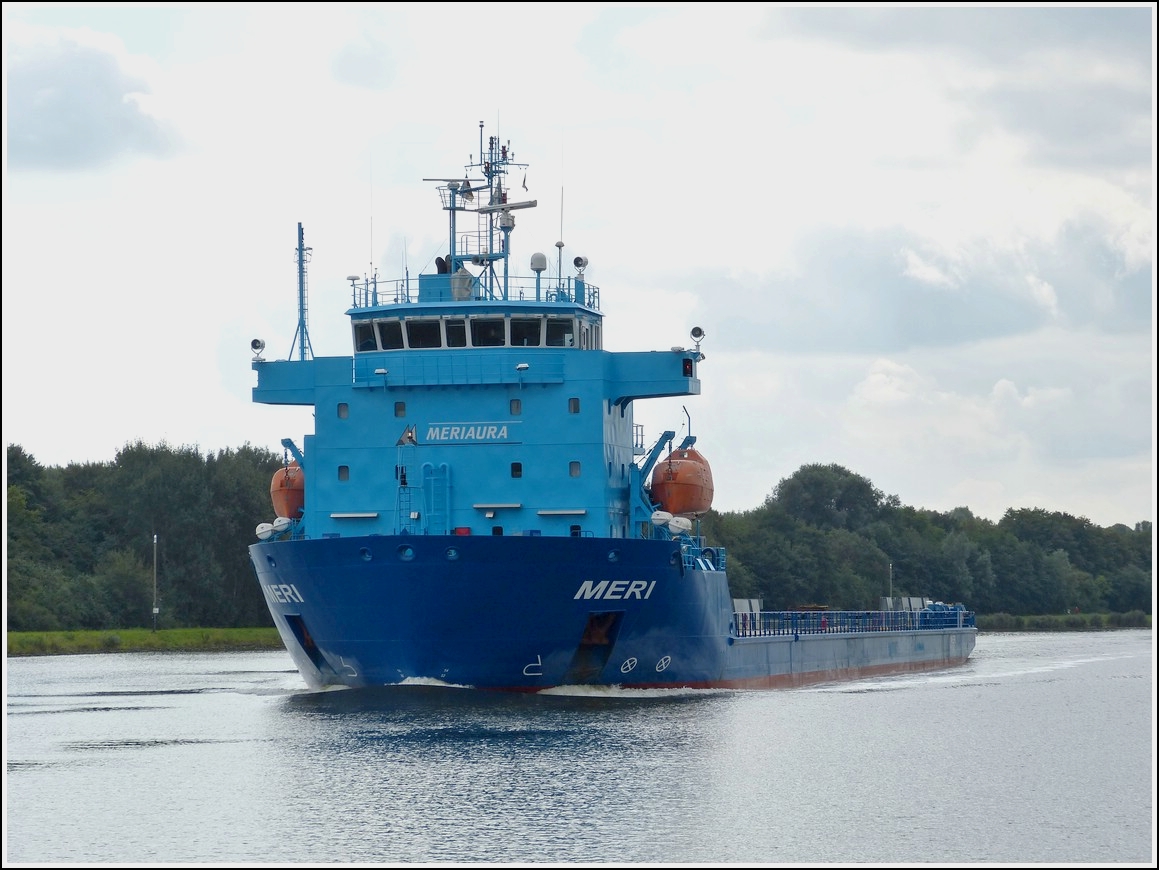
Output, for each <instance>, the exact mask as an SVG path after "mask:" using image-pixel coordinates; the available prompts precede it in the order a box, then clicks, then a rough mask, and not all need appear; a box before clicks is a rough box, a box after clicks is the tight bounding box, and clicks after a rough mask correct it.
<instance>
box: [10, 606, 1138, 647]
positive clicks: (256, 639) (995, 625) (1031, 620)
mask: <svg viewBox="0 0 1159 870" xmlns="http://www.w3.org/2000/svg"><path fill="white" fill-rule="evenodd" d="M1150 627H1151V617H1150V616H1148V615H1147V614H1146V613H1143V612H1142V611H1139V610H1133V611H1131V612H1130V613H1064V614H1058V615H1053V614H1051V615H1045V616H1012V615H1011V614H1008V613H992V614H989V615H987V616H979V617H978V630H979V631H983V632H985V631H1099V630H1102V629H1111V628H1150ZM251 649H282V641H281V638H280V637H278V632H277V630H276V629H274V628H166V629H162V630H160V631H156V632H155V631H152V630H150V629H148V628H122V629H109V630H106V631H15V632H13V631H10V632H8V655H9V656H44V655H67V654H77V653H98V652H139V651H149V650H156V651H158V652H166V651H174V652H212V651H217V652H220V651H230V650H251Z"/></svg>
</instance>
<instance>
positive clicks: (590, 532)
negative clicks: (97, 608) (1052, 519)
mask: <svg viewBox="0 0 1159 870" xmlns="http://www.w3.org/2000/svg"><path fill="white" fill-rule="evenodd" d="M477 155H478V156H477V157H476V156H475V155H471V157H470V158H469V160H468V162H467V163H466V164H465V172H464V175H463V177H458V175H457V173H456V175H455V177H453V178H452V177H448V178H431V179H424V181H426V182H428V183H431V184H432V185H433V187H434V190H435V191H436V192H437V194H438V201H439V204H440V206H441V209H442V211H443V212H444V213H445V220H446V227H447V234H446V243H445V248H442V249H440V252H439V254H438V256H436V257H434V258H433V263H432V264H431V267H430V268H428V269H427V270H426V271H422V272H421V273H420V274H418V275H417V277H416V280H414V281H412V280H411V278H410V276H409V274H404V276H403V277H401V278H399V279H396V280H389V281H387V280H379V278H378V277H377V274H375V275H369V276H367V275H363V276H350V277H349V278H348V282H349V293H350V296H349V299H350V303H349V307H348V308H347V310H346V312H345V313H346V316H347V317H348V318H349V326H350V351H349V352H348V353H346V354H343V355H340V356H324V357H316V356H314V354H313V348H312V346H311V343H310V339H309V331H308V324H307V319H306V314H307V311H308V304H307V299H306V295H307V294H306V283H307V282H306V262H307V259H308V255H309V252H310V249H309V248H307V247H306V246H305V243H304V233H303V229H302V225H301V224H299V225H298V247H297V256H298V292H297V310H298V325H297V330H296V332H295V336H294V340H293V343H292V345H291V349H290V354H289V356H288V358H286V359H279V360H269V359H266V358H265V356H264V353H265V347H266V345H265V341H264V340H262V339H254V340H253V341H252V342H251V350H252V352H253V355H254V356H253V360H252V367H253V369H254V371H255V372H256V373H257V383H256V386H255V387H254V388H253V400H254V401H255V402H258V403H265V404H273V405H300V406H306V407H310V408H312V409H313V414H314V431H313V432H312V433H307V434H305V435H303V436H302V438H301V443H300V444H299V443H298V442H296V441H294V440H293V439H292V438H284V439H282V446H283V449H284V456H285V461H284V466H283V467H282V468H280V469H278V471H277V473H276V474H274V476H273V479H272V480H271V484H270V495H271V511H272V514H273V516H270V517H268V518H265V519H263V521H262V522H260V523H259V524H258V525H257V527H256V529H255V535H256V539H257V540H256V541H255V542H254V543H253V544H251V545H250V547H249V553H250V557H251V560H252V562H253V565H254V569H255V572H256V575H257V580H258V582H259V583H260V585H261V589H262V592H263V594H264V596H265V599H266V601H267V603H268V605H269V610H270V614H271V615H272V617H273V621H274V624H275V625H276V626H277V629H278V631H279V633H280V635H281V638H282V640H283V642H284V643H285V646H286V649H287V650H288V651H289V653H290V655H291V657H292V658H293V661H294V663H295V665H296V666H297V668H298V670H299V671H300V673H301V675H302V678H303V680H304V681H305V683H306V685H307V686H308V687H309V688H311V689H321V688H327V687H335V686H349V687H362V686H385V685H400V684H416V683H418V684H440V685H449V686H465V687H472V688H476V689H490V690H507V691H519V692H539V691H543V690H548V689H556V688H558V687H569V686H616V687H623V688H625V689H633V688H640V689H654V688H688V689H701V688H737V689H749V688H776V687H787V686H799V685H803V684H807V683H815V682H819V681H832V680H842V679H849V678H857V677H866V676H871V675H880V674H890V673H897V672H903V671H909V670H917V669H926V668H935V667H945V666H950V665H955V664H960V663H962V662H964V661H965V660H966V659H967V658H968V657H969V655H970V653H971V651H972V650H973V648H974V644H975V638H976V633H977V632H976V629H975V625H974V616H973V614H972V613H970V612H968V611H967V610H966V609H965V608H964V607H963V606H962V605H952V606H951V605H943V604H940V603H937V602H926V601H924V600H922V601H920V602H919V604H918V606H905V607H898V606H895V602H893V601H890V602H889V603H888V604H885V603H884V602H883V604H882V605H881V606H880V607H881V609H879V610H875V611H857V612H833V611H817V610H800V611H795V612H766V611H763V610H762V609H761V607H760V603H759V602H753V601H748V600H734V599H733V597H732V595H731V594H730V591H729V585H728V574H727V567H728V554H727V553H726V551H725V549H724V548H723V547H718V546H711V545H710V542H708V541H707V540H706V539H705V537H704V536H703V535H702V534H701V522H702V519H703V517H704V515H705V514H706V513H707V512H708V511H709V510H710V509H711V507H712V500H713V495H714V486H713V480H712V470H711V467H710V464H709V461H708V459H707V458H706V456H705V455H704V454H702V453H701V452H700V449H699V446H698V444H697V440H696V438H695V436H693V435H692V434H691V430H692V418H691V415H689V414H688V412H687V409H686V408H685V409H684V414H685V417H686V419H685V420H683V421H679V422H680V425H679V427H678V428H679V431H680V432H681V433H682V435H681V436H680V437H679V438H678V437H677V431H678V430H677V429H676V428H673V429H667V430H666V431H662V432H657V433H656V434H655V437H652V438H646V436H645V433H644V431H643V427H642V426H641V425H638V424H636V423H635V422H634V416H633V412H634V408H635V406H636V403H638V402H642V401H645V400H648V399H658V398H672V397H677V398H679V397H690V396H696V395H699V394H700V391H701V381H700V374H699V371H700V366H701V364H702V362H703V361H704V359H705V355H704V353H702V351H701V346H702V343H703V342H704V341H705V339H706V335H705V332H704V330H703V329H701V328H699V327H697V326H693V327H692V328H691V329H690V331H689V338H688V339H687V340H683V341H681V342H680V343H679V344H676V345H675V346H669V347H666V348H663V349H660V350H641V351H630V352H625V351H614V352H613V351H609V350H606V349H605V348H604V346H603V314H602V313H601V308H600V302H601V290H600V288H599V287H598V286H596V285H595V284H594V283H593V282H592V281H590V280H589V278H588V277H587V269H588V266H589V263H588V259H587V258H586V257H585V256H583V255H576V256H567V257H565V255H564V244H563V242H562V241H557V242H555V243H554V247H555V249H556V250H555V252H554V254H553V255H552V256H549V255H548V254H546V253H543V252H536V253H532V254H531V255H530V257H529V258H528V260H527V261H526V262H527V264H528V269H527V272H524V273H523V274H522V275H517V274H516V271H517V269H516V262H517V261H516V260H515V259H513V257H512V254H511V252H512V236H513V233H514V228H515V218H516V216H517V214H518V212H520V211H521V210H523V209H530V208H534V207H536V206H537V200H535V199H522V200H519V199H516V198H515V197H514V196H513V195H512V192H513V185H512V182H513V180H514V178H515V177H516V175H515V174H516V173H520V174H521V175H522V176H523V178H524V179H525V178H526V169H527V164H525V163H519V162H517V161H516V159H515V154H514V151H513V149H512V147H511V145H510V143H509V142H507V143H501V142H500V141H499V138H498V137H496V136H489V137H485V136H484V128H483V125H482V124H480V126H479V149H478V152H477ZM524 187H525V184H524ZM432 199H433V197H432ZM549 250H550V249H549ZM552 261H554V262H552ZM528 273H529V274H528Z"/></svg>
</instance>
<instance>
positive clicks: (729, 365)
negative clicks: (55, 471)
mask: <svg viewBox="0 0 1159 870" xmlns="http://www.w3.org/2000/svg"><path fill="white" fill-rule="evenodd" d="M510 11H512V12H516V13H517V14H515V15H511V16H507V17H506V18H505V19H504V23H503V25H502V26H495V25H492V24H490V23H489V22H486V21H484V22H482V23H479V24H478V25H477V26H474V27H472V28H469V29H468V30H466V31H464V33H463V35H462V38H461V39H459V40H457V41H452V42H451V46H452V48H451V50H447V51H437V52H436V51H433V50H432V46H433V45H435V44H442V42H443V41H444V40H445V37H446V29H447V21H446V11H445V8H444V7H440V6H437V5H431V4H411V5H409V6H405V5H404V6H398V5H385V6H375V5H333V4H327V5H322V4H299V5H290V6H286V7H279V8H278V9H277V10H273V9H271V8H270V7H267V6H263V5H235V6H218V7H211V8H206V9H202V8H201V7H196V6H190V7H180V8H173V9H167V10H160V11H153V12H151V13H149V14H145V10H134V13H135V14H133V15H124V16H121V17H119V18H116V19H115V20H116V21H117V22H118V23H117V24H116V25H115V26H113V25H109V24H107V22H109V21H112V20H114V19H113V18H109V17H105V18H98V17H97V16H96V15H95V14H94V13H92V10H91V9H90V8H86V7H43V8H41V7H32V6H16V5H14V4H5V7H4V13H5V28H4V31H5V47H6V52H7V56H8V59H9V60H10V61H11V59H13V58H17V59H19V58H21V57H27V56H28V53H29V52H32V51H34V50H42V51H43V50H45V49H46V47H51V46H58V45H65V44H68V45H74V46H78V47H79V49H78V50H83V52H82V55H81V57H82V59H84V58H87V59H89V60H96V59H99V60H100V61H101V62H102V63H104V66H99V69H101V70H103V71H104V78H99V79H97V83H99V82H104V83H105V84H106V85H108V86H109V87H108V88H106V89H105V90H102V91H101V93H103V94H105V95H108V94H115V95H117V97H118V99H121V100H122V101H121V102H118V103H116V104H115V105H116V107H117V110H118V111H123V112H125V113H127V114H125V116H124V117H125V118H127V119H129V120H130V121H135V122H137V123H140V124H144V125H145V126H144V127H143V129H145V130H146V131H149V130H152V131H154V132H155V133H156V132H157V131H161V132H163V133H164V134H165V135H167V136H170V137H171V138H169V139H157V140H150V139H148V138H145V139H141V138H139V137H138V138H136V139H134V138H132V137H131V136H130V137H126V136H121V137H120V138H119V139H115V138H113V137H110V139H109V141H116V142H119V143H120V145H119V147H118V148H117V149H116V150H114V151H112V152H109V153H111V154H114V155H115V156H116V158H117V160H115V161H112V162H111V164H110V165H109V166H108V168H103V169H98V168H96V164H95V163H90V164H86V165H87V166H89V168H88V169H83V170H81V171H73V172H72V173H70V174H68V175H65V174H62V173H56V172H51V171H44V170H38V171H34V172H25V171H15V169H14V167H9V169H10V170H11V171H9V172H8V174H7V176H6V179H5V197H6V200H5V220H4V252H5V258H4V266H3V268H4V286H5V294H4V303H3V304H4V315H5V316H4V364H5V380H4V388H5V389H4V393H5V398H4V402H5V414H4V429H5V436H6V438H7V439H8V440H9V441H12V442H15V443H19V444H21V445H22V446H24V447H25V449H27V450H28V451H29V452H30V453H32V454H33V455H34V456H36V457H37V458H38V460H40V461H42V462H46V463H48V464H64V463H67V462H68V461H71V460H77V461H83V460H107V459H109V458H111V456H112V455H113V453H114V452H115V450H116V449H117V448H119V447H120V446H122V445H123V444H124V443H126V442H127V441H129V440H130V439H135V438H138V437H144V438H146V439H149V438H152V437H165V438H166V439H168V440H170V441H172V442H175V443H187V442H188V443H198V444H200V445H201V446H202V447H203V448H206V449H210V448H212V449H217V448H225V447H236V446H239V445H240V444H241V443H243V442H244V441H247V440H249V441H251V442H254V443H258V444H261V445H268V446H270V447H271V448H272V449H278V441H279V439H280V438H281V437H283V436H285V435H290V436H294V437H300V435H301V432H302V431H303V430H305V429H307V428H308V427H309V415H308V413H302V412H301V411H300V409H282V408H270V407H264V406H263V407H254V406H252V405H251V404H250V402H249V387H250V386H251V384H252V377H253V376H252V372H251V371H250V370H249V362H248V361H249V353H248V343H249V340H250V339H251V338H253V337H255V336H260V337H263V338H264V339H265V340H266V341H267V343H268V346H269V351H270V352H272V354H273V355H275V356H284V355H285V354H286V353H287V352H288V351H289V348H290V343H291V339H292V338H293V335H294V327H295V324H296V313H295V310H294V301H295V293H296V283H295V282H296V274H295V266H294V260H293V251H294V244H295V241H296V236H295V233H296V226H297V223H298V222H299V221H301V222H302V223H303V224H304V226H305V232H306V244H307V245H309V246H311V247H312V248H313V259H312V261H311V263H310V271H309V279H310V330H311V338H312V341H313V345H314V348H315V352H316V353H318V354H340V353H346V352H347V348H348V343H349V332H348V326H347V322H346V319H345V318H344V317H343V316H342V312H343V311H344V310H345V307H346V304H347V301H348V294H349V289H348V287H347V284H346V282H345V276H346V275H348V274H352V273H353V274H364V273H367V272H370V271H371V270H372V269H373V268H375V267H377V268H379V269H380V272H381V275H382V276H383V278H384V279H385V278H388V277H390V278H393V277H395V276H396V275H398V274H400V273H401V272H402V270H403V267H404V263H405V265H406V267H407V268H408V269H409V271H410V272H411V273H412V275H416V274H417V273H418V272H419V271H420V270H422V269H424V268H429V267H430V264H431V263H432V262H433V259H434V257H435V256H436V255H439V254H441V253H443V252H444V250H443V249H444V248H445V241H444V238H445V224H444V220H445V215H444V213H443V212H441V211H440V210H439V209H438V207H437V201H436V199H435V195H434V192H433V190H431V187H430V185H424V184H423V183H422V182H421V179H422V178H424V177H430V176H432V175H438V176H442V175H445V174H446V173H447V172H457V171H458V169H456V167H459V168H461V167H462V166H463V164H464V163H466V162H467V160H468V155H469V154H472V153H474V154H476V155H477V153H478V150H479V146H478V123H479V121H480V120H482V121H485V122H486V125H487V130H486V132H487V134H491V133H495V132H497V133H498V135H500V137H501V138H502V139H504V140H507V139H510V140H511V142H512V145H513V147H514V148H515V149H516V153H517V155H518V156H519V158H520V159H522V160H526V161H527V162H529V163H530V164H531V166H530V168H529V170H528V185H529V188H530V190H529V192H528V193H527V196H528V197H529V198H536V199H538V201H539V208H537V209H535V210H528V211H522V212H520V213H519V214H518V216H517V229H516V232H515V235H514V246H515V256H514V260H515V263H514V264H513V265H514V266H515V267H516V268H517V270H518V271H520V272H523V271H525V265H526V261H527V258H528V257H529V256H530V254H531V253H532V252H533V251H537V250H538V251H544V252H545V253H547V254H548V257H549V261H551V263H552V266H551V269H552V270H554V268H555V254H556V250H555V248H554V244H555V242H556V241H558V240H560V238H561V236H562V239H563V240H564V241H565V242H566V248H565V254H566V256H567V257H568V258H570V257H571V256H574V255H576V254H583V255H585V256H587V257H588V258H589V259H590V260H591V266H590V267H589V270H588V275H589V278H590V280H592V281H593V282H594V283H596V284H598V285H599V286H600V287H601V290H602V294H603V295H602V300H601V301H602V304H603V308H604V310H605V312H606V313H607V315H608V321H607V325H606V330H605V335H606V342H607V346H608V347H609V348H610V349H614V350H634V349H666V348H668V347H670V346H672V345H676V344H687V343H689V339H688V330H689V328H690V327H691V326H693V325H699V326H702V327H703V328H705V329H706V331H707V333H708V335H707V338H706V340H705V344H704V351H705V353H706V354H707V356H708V359H707V361H706V362H705V363H704V365H703V366H702V371H701V374H702V377H703V379H704V391H705V392H704V395H702V396H699V397H691V398H689V399H688V400H687V401H685V402H683V403H682V402H677V401H661V402H656V403H651V404H648V403H641V404H639V405H638V406H637V408H636V415H637V421H638V422H644V423H646V424H647V426H648V431H649V432H652V431H653V430H655V431H656V432H659V431H661V430H663V429H664V428H678V427H681V426H685V425H687V418H686V417H685V413H684V408H685V406H686V407H687V411H688V414H689V415H690V417H691V425H692V429H693V432H694V433H695V434H697V436H698V439H699V441H698V446H699V447H701V448H702V450H703V452H704V453H705V455H706V456H708V458H709V460H710V461H711V462H712V463H713V469H714V476H715V478H716V483H717V506H718V507H720V508H722V509H726V510H741V509H747V508H751V507H755V506H756V505H758V504H759V503H760V502H761V501H762V500H763V499H764V497H765V496H766V495H768V493H769V492H770V491H771V490H772V488H773V487H774V486H775V485H776V483H777V482H778V481H779V480H780V479H781V478H783V477H785V476H787V475H789V474H791V473H792V472H793V471H795V470H796V469H797V468H798V467H799V466H800V465H801V464H804V463H813V462H823V463H828V462H837V463H840V464H844V465H846V466H847V467H849V468H850V469H851V470H853V471H855V472H857V473H860V474H863V475H865V476H867V477H868V478H869V479H870V480H872V481H873V482H874V484H875V485H876V486H878V487H879V488H881V489H883V490H885V491H886V492H889V493H896V494H898V495H899V497H900V498H901V499H902V500H903V502H905V503H907V504H916V505H918V506H925V507H929V508H934V509H939V510H948V509H951V508H953V507H955V506H958V505H959V504H963V503H965V504H968V505H969V506H970V507H971V509H973V510H974V511H975V512H976V513H980V514H982V515H985V516H990V517H992V518H995V519H996V518H998V517H1000V516H1001V513H1002V512H1003V511H1004V509H1005V508H1006V507H1010V506H1036V505H1038V506H1044V507H1051V508H1056V509H1060V510H1067V511H1068V512H1071V513H1076V514H1083V513H1086V514H1088V515H1089V516H1090V517H1091V518H1092V519H1093V520H1095V521H1096V522H1100V523H1110V522H1128V523H1133V522H1135V521H1137V520H1139V519H1144V518H1153V513H1154V493H1153V491H1152V489H1151V488H1150V485H1149V484H1147V483H1146V482H1145V481H1147V480H1149V479H1152V478H1153V476H1154V475H1153V432H1154V421H1153V414H1154V411H1153V408H1154V398H1153V394H1154V375H1153V372H1154V369H1155V360H1154V338H1153V317H1154V277H1153V269H1154V250H1155V236H1154V226H1155V219H1154V183H1155V182H1154V173H1153V156H1152V153H1151V151H1152V148H1153V145H1152V140H1153V131H1154V115H1153V110H1152V109H1151V107H1150V101H1151V99H1152V97H1151V92H1152V82H1151V69H1150V64H1149V63H1147V57H1148V55H1149V54H1150V51H1149V49H1150V45H1149V44H1148V39H1147V34H1146V33H1142V32H1137V31H1138V28H1137V27H1136V23H1137V21H1136V19H1137V18H1138V16H1137V15H1126V16H1124V15H1122V14H1121V13H1122V10H1115V9H1110V8H1108V9H1103V10H1099V9H1083V10H1078V12H1081V14H1078V13H1075V14H1069V13H1065V12H1059V11H1058V10H1051V9H1045V8H1044V9H1035V8H1027V9H1020V10H1014V11H1013V12H1010V13H1008V12H1001V11H995V12H994V13H993V14H996V15H997V14H1000V15H1001V16H1002V21H1003V22H1005V24H1004V26H1003V27H1001V28H995V27H993V26H989V25H990V19H989V18H988V17H987V12H986V10H984V9H980V8H979V9H974V8H970V9H965V10H962V9H954V8H944V9H943V8H938V9H924V10H907V11H906V12H907V13H912V14H902V13H899V12H897V11H896V10H895V11H890V10H879V11H878V13H877V14H863V13H862V12H860V11H859V10H850V9H828V10H826V9H821V8H818V9H812V8H806V7H801V8H789V9H781V8H780V7H776V8H774V7H769V6H752V5H750V4H732V5H724V6H720V5H718V6H716V7H713V11H712V14H705V7H701V6H696V5H693V6H676V7H646V8H640V9H635V8H631V9H630V8H627V7H619V6H614V5H600V4H563V5H557V6H555V7H552V8H550V9H547V8H539V7H535V6H532V7H525V6H519V7H510ZM102 22H106V23H102ZM102 27H104V28H105V29H102ZM85 52H87V54H85ZM66 59H67V58H66ZM62 68H63V69H67V68H68V67H67V66H65V67H62ZM481 70H482V72H481ZM6 74H10V73H6ZM60 81H61V84H64V83H66V82H69V81H73V80H72V79H66V78H61V80H60ZM90 84H93V83H92V82H90ZM102 105H105V106H106V109H107V107H108V106H110V105H113V104H111V103H103V104H102ZM6 108H7V105H6ZM96 117H97V118H98V120H99V119H104V120H106V121H107V120H108V119H110V118H115V117H121V116H119V115H118V114H117V113H116V112H109V111H104V112H102V113H99V114H98V115H97V116H96ZM1075 118H1087V119H1090V123H1086V124H1084V123H1079V122H1077V121H1075V120H1074V119H1075ZM13 120H14V119H13V117H12V115H11V113H9V114H8V116H7V117H6V123H8V124H9V125H11V122H12V121H13ZM16 120H19V119H16ZM57 120H59V119H57ZM50 121H53V119H52V118H41V119H38V123H42V124H47V123H49V122H50ZM150 124H152V125H153V126H149V125H150ZM26 129H27V128H26ZM46 129H52V128H46ZM96 129H101V128H99V127H98V128H96ZM130 129H132V128H130ZM112 132H114V133H115V132H117V130H116V129H113V130H112ZM122 132H123V131H122ZM8 135H9V142H11V141H14V140H13V139H12V137H13V136H16V137H19V136H21V135H25V131H22V130H21V129H20V128H16V129H12V128H11V126H10V129H9V130H8ZM158 135H160V134H158ZM174 142H179V143H180V146H181V147H180V148H177V147H169V148H166V147H161V146H162V145H164V144H165V143H169V145H172V144H173V143H174ZM150 143H152V144H151V145H150ZM159 143H160V144H159ZM9 147H10V146H9ZM118 161H119V162H118ZM521 180H522V179H519V181H521ZM521 193H522V192H521ZM372 263H373V265H372ZM14 288H15V289H14ZM33 325H35V327H36V328H33ZM58 334H61V335H63V334H67V336H68V338H67V340H66V339H65V338H63V337H62V338H60V339H57V338H55V336H57V335H58ZM59 342H64V343H65V344H66V346H67V350H64V351H60V350H58V347H59V346H60V345H59ZM29 360H35V361H36V371H37V376H36V377H35V378H32V377H27V376H25V373H26V372H27V370H28V368H29V365H28V361H29ZM81 373H83V374H81ZM82 385H83V388H82ZM59 396H67V401H65V400H62V399H60V398H58V397H59ZM12 409H20V410H21V413H19V414H16V413H10V411H11V410H12ZM78 416H79V417H80V418H81V419H84V420H85V421H86V425H85V432H84V437H83V438H78V437H77V434H76V427H75V420H76V419H77V418H78ZM1148 436H1150V437H1148Z"/></svg>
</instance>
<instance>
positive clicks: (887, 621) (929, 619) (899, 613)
mask: <svg viewBox="0 0 1159 870" xmlns="http://www.w3.org/2000/svg"><path fill="white" fill-rule="evenodd" d="M733 624H734V625H735V626H736V636H737V637H768V636H773V635H799V634H851V633H854V632H865V631H923V630H927V629H945V628H973V627H974V613H973V612H972V611H967V610H956V609H952V608H949V609H946V610H824V611H784V612H768V611H765V612H761V613H747V612H744V611H738V612H736V613H734V614H733Z"/></svg>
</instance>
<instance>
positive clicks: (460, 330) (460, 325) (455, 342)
mask: <svg viewBox="0 0 1159 870" xmlns="http://www.w3.org/2000/svg"><path fill="white" fill-rule="evenodd" d="M446 326H447V347H466V346H467V322H466V321H465V320H448V321H447V324H446Z"/></svg>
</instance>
